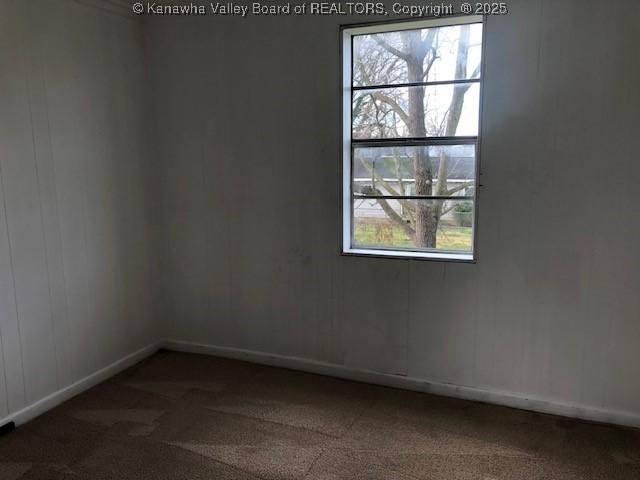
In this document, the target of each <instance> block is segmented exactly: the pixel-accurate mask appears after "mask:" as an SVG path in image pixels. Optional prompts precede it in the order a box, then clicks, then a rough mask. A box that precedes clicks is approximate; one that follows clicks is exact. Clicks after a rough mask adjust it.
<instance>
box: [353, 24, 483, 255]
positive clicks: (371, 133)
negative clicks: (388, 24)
mask: <svg viewBox="0 0 640 480" xmlns="http://www.w3.org/2000/svg"><path fill="white" fill-rule="evenodd" d="M459 28H460V30H459V36H458V38H457V52H456V65H455V78H456V79H464V78H474V77H477V75H478V74H479V66H478V67H477V68H476V69H475V70H474V71H473V72H472V73H471V75H468V72H467V64H468V58H469V48H470V42H469V37H470V30H469V25H463V26H460V27H459ZM397 34H398V35H399V41H398V42H395V44H391V42H389V41H388V40H387V39H386V38H385V37H384V36H379V35H373V36H371V38H370V39H369V40H368V41H369V44H368V45H367V46H366V47H367V48H363V49H362V50H361V51H362V52H364V53H363V54H362V55H360V56H359V57H358V60H357V62H356V64H355V65H354V67H355V68H354V73H355V74H356V81H359V82H362V83H363V84H369V85H371V84H382V83H384V84H392V83H404V82H408V83H420V82H424V81H426V80H427V79H428V78H429V73H430V71H431V69H432V67H433V65H434V63H435V62H436V60H437V59H438V58H439V52H438V36H439V30H438V29H429V30H408V31H402V32H398V33H397ZM403 75H404V76H406V78H405V77H402V76H403ZM470 86H471V84H470V83H462V84H454V85H453V93H452V96H451V99H450V103H449V106H448V109H447V110H446V113H445V115H444V118H442V119H440V124H438V125H432V126H431V127H432V128H429V129H428V128H427V125H428V122H429V121H434V119H429V118H427V115H426V113H425V112H428V110H429V108H428V105H425V87H424V86H415V87H411V88H408V98H407V99H406V100H404V101H403V98H401V95H400V94H399V93H398V91H393V90H391V91H382V90H374V91H367V93H366V94H363V95H360V96H357V97H356V99H355V101H354V118H356V117H358V116H361V117H364V118H367V121H366V122H364V123H363V126H362V128H361V131H359V132H358V133H359V134H360V135H362V136H363V137H365V138H367V137H368V138H388V137H398V136H402V135H399V131H400V130H401V129H402V128H403V127H404V130H403V131H404V132H405V133H406V135H404V136H409V137H418V138H420V137H425V136H427V132H428V131H430V132H433V131H434V130H435V132H436V134H437V135H442V136H448V137H449V136H454V135H455V134H456V131H457V129H458V124H459V123H460V118H461V115H462V109H463V105H464V99H465V94H466V93H467V91H468V89H469V88H470ZM448 162H449V158H448V155H447V150H446V149H444V148H443V149H440V155H439V158H437V159H435V161H433V159H431V158H429V155H428V149H427V148H418V149H417V152H416V154H415V155H414V156H413V170H414V177H415V178H414V181H415V187H414V188H415V195H438V196H447V195H452V194H453V193H455V192H457V191H459V190H461V189H463V188H465V187H468V186H470V185H471V184H472V183H473V182H466V183H463V184H461V185H457V186H455V187H453V188H449V186H448V178H447V172H448ZM365 166H366V165H365ZM396 172H397V175H398V186H399V187H398V189H399V190H400V191H399V192H398V191H395V190H394V188H393V187H392V186H391V185H389V184H388V183H387V182H385V181H384V179H383V178H381V177H380V176H378V175H377V174H376V172H375V171H370V173H371V175H372V185H371V186H370V187H368V191H366V190H365V192H364V193H374V194H380V190H379V189H378V188H377V185H381V186H382V187H384V189H385V190H386V191H387V192H390V193H392V194H395V195H404V194H405V193H404V191H405V186H404V185H403V180H402V175H401V169H400V167H399V160H397V159H396ZM434 178H435V179H437V180H436V182H435V184H434ZM377 201H378V203H379V204H380V207H381V208H382V209H383V211H384V212H385V214H386V215H387V216H388V217H389V218H390V219H391V220H392V221H393V222H394V223H395V224H396V225H398V226H399V227H400V228H401V229H402V230H403V231H404V232H405V233H406V234H407V235H409V236H410V237H412V238H414V240H415V245H416V247H419V248H436V246H437V238H436V233H437V230H438V224H439V222H440V218H441V217H442V215H444V214H445V213H446V211H445V210H444V209H443V203H442V202H438V201H433V200H432V201H428V200H425V201H416V202H413V201H406V200H405V201H402V200H401V201H400V203H401V204H402V206H403V211H404V212H405V215H404V216H403V215H400V214H399V213H397V212H396V211H395V210H394V209H393V208H392V207H391V206H390V205H389V203H388V202H387V201H386V200H385V199H378V200H377Z"/></svg>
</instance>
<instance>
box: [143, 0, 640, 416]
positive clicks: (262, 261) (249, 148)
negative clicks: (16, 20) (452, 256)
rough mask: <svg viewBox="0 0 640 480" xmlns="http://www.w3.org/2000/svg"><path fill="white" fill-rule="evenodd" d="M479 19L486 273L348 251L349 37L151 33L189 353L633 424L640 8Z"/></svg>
mask: <svg viewBox="0 0 640 480" xmlns="http://www.w3.org/2000/svg"><path fill="white" fill-rule="evenodd" d="M614 3H615V8H613V5H612V4H611V2H602V1H600V0H588V1H585V0H566V1H561V2H559V1H557V0H511V1H509V2H508V6H509V9H510V13H509V14H508V15H506V16H503V17H500V16H492V17H490V18H489V19H488V21H487V27H486V28H487V31H486V33H487V42H486V54H485V62H486V68H485V94H484V110H483V128H484V131H483V133H484V136H483V139H482V170H483V176H482V183H483V185H484V187H482V189H481V191H480V207H479V208H480V217H479V230H478V233H479V238H478V258H479V260H478V263H477V264H475V265H465V264H452V263H442V262H423V261H405V260H396V259H372V258H352V257H351V258H350V257H341V256H340V254H339V249H340V239H341V232H340V222H341V221H340V191H341V190H340V189H341V186H340V181H341V174H340V158H339V148H340V131H339V114H340V87H339V78H340V73H339V72H340V62H339V31H338V27H339V24H340V23H349V22H356V21H360V22H361V21H363V20H364V19H363V18H353V17H352V18H348V17H343V16H334V17H329V16H325V17H321V16H316V17H297V16H290V17H287V16H280V17H253V16H250V17H248V18H237V17H219V18H216V17H212V16H208V17H201V18H186V19H185V18H183V19H180V20H179V21H177V20H176V19H175V18H163V19H161V18H151V19H148V23H149V25H150V27H151V30H150V33H151V37H150V38H151V44H152V45H153V50H152V51H151V53H152V55H153V62H152V65H153V70H152V72H153V77H154V79H155V81H156V95H157V98H161V99H162V101H161V102H157V103H156V108H157V112H156V113H157V115H156V116H157V118H158V122H159V127H160V135H159V137H158V139H159V142H160V143H159V146H160V151H161V152H162V157H161V158H162V162H163V166H164V180H163V191H164V204H163V209H162V211H163V212H164V230H163V234H162V238H163V241H164V253H163V259H164V261H165V266H166V269H165V271H164V285H165V288H164V295H163V297H164V298H165V299H166V300H167V305H168V308H167V309H166V310H164V312H165V315H164V320H165V322H166V329H167V332H168V336H169V337H171V338H173V339H175V340H180V341H188V342H195V343H201V344H209V345H216V346H224V347H231V348H239V349H247V350H253V351H259V352H267V353H274V354H279V355H285V356H291V357H302V358H306V359H312V360H316V361H322V362H328V363H332V364H335V365H339V366H345V367H347V368H351V369H367V370H373V371H376V372H381V373H391V374H397V375H400V376H409V377H413V378H415V379H423V380H426V381H430V382H436V383H439V384H446V385H452V386H453V387H455V386H467V387H475V388H478V389H481V390H484V391H488V392H494V393H497V394H503V393H504V394H509V395H515V396H518V397H520V398H525V399H526V398H535V399H539V400H540V401H542V402H547V401H548V402H552V403H556V404H564V405H573V406H576V407H580V408H582V407H584V408H587V409H597V410H601V411H607V412H626V413H628V414H630V415H631V416H634V418H635V419H636V421H638V419H639V418H640V382H639V381H638V379H640V348H638V345H640V313H639V312H640V295H638V293H637V292H638V291H639V290H640V256H639V255H638V245H640V210H639V205H640V204H639V203H638V198H637V194H638V179H639V178H640V162H639V161H638V151H639V144H638V126H639V125H640V89H639V88H638V85H640V61H639V57H638V49H637V45H638V42H637V36H638V25H637V18H639V17H640V4H639V3H638V2H637V1H635V0H619V1H616V2H614Z"/></svg>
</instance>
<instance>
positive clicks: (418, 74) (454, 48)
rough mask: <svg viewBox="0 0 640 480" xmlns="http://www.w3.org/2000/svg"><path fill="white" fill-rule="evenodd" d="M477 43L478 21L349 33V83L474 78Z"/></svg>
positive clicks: (479, 40)
mask: <svg viewBox="0 0 640 480" xmlns="http://www.w3.org/2000/svg"><path fill="white" fill-rule="evenodd" d="M481 44H482V24H479V23H477V24H472V25H455V26H449V27H438V28H430V29H422V30H405V31H402V32H387V33H379V34H375V35H359V36H356V37H353V85H355V86H368V85H392V84H398V83H413V82H423V81H429V82H436V81H447V80H461V79H467V78H478V77H479V75H480V60H481V58H480V56H481ZM409 63H412V68H411V74H410V73H409Z"/></svg>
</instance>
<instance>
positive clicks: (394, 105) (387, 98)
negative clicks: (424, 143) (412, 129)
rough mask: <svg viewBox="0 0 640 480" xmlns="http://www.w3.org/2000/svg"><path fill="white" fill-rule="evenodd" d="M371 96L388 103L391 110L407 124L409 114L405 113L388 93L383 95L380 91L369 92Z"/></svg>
mask: <svg viewBox="0 0 640 480" xmlns="http://www.w3.org/2000/svg"><path fill="white" fill-rule="evenodd" d="M371 96H372V97H373V98H374V99H375V100H379V101H381V102H384V103H386V104H387V105H389V106H390V107H391V108H392V109H393V111H394V112H396V113H397V114H398V115H399V116H400V118H401V119H402V121H403V122H404V124H405V125H409V115H407V112H405V111H404V110H403V109H402V107H401V106H400V105H399V104H398V102H396V101H395V100H394V99H393V98H391V97H390V96H389V95H385V94H384V93H380V92H374V93H371Z"/></svg>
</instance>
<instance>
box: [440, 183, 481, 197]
mask: <svg viewBox="0 0 640 480" xmlns="http://www.w3.org/2000/svg"><path fill="white" fill-rule="evenodd" d="M474 183H475V182H474V181H473V180H470V181H468V182H464V183H461V184H460V185H456V186H455V187H453V188H452V189H450V190H447V192H446V193H445V195H453V194H454V193H456V192H459V191H460V190H464V189H465V188H467V187H472V186H473V184H474Z"/></svg>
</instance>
